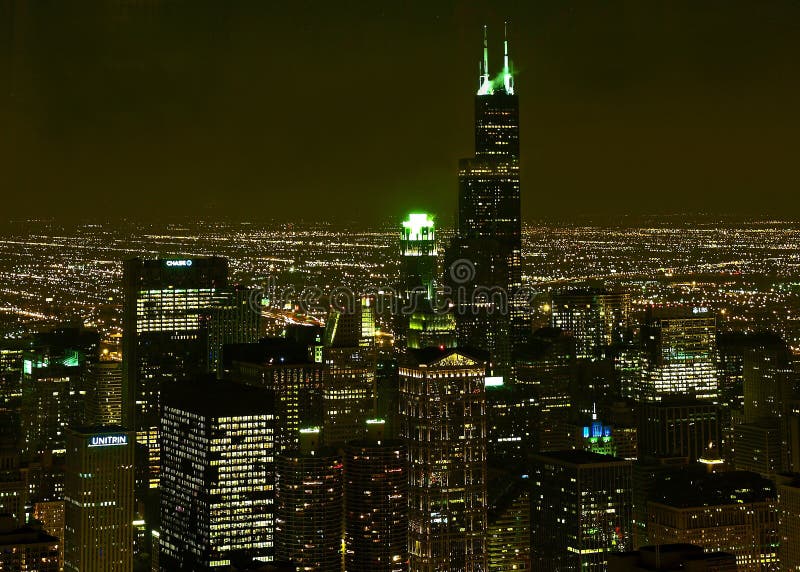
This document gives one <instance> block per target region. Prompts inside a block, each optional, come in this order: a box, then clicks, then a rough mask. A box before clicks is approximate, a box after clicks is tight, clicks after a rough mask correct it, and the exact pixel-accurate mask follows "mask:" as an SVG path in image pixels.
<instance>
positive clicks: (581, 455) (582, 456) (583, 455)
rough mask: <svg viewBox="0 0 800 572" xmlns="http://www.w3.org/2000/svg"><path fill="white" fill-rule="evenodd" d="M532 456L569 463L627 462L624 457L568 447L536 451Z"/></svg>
mask: <svg viewBox="0 0 800 572" xmlns="http://www.w3.org/2000/svg"><path fill="white" fill-rule="evenodd" d="M533 457H534V458H540V459H550V460H553V461H557V462H561V463H566V464H571V465H597V464H606V463H627V462H628V461H626V460H625V459H621V458H620V457H614V456H613V455H601V454H600V453H595V452H593V451H583V450H580V449H570V450H565V451H549V452H546V453H536V454H535V455H533Z"/></svg>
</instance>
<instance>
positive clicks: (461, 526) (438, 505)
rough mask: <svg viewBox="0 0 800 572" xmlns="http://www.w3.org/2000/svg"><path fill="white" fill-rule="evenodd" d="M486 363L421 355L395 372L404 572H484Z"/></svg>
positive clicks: (479, 356)
mask: <svg viewBox="0 0 800 572" xmlns="http://www.w3.org/2000/svg"><path fill="white" fill-rule="evenodd" d="M487 357H488V356H486V355H484V354H483V352H476V351H467V350H461V349H457V348H456V349H439V348H427V349H423V350H410V351H409V356H408V362H407V363H406V364H405V365H403V366H401V367H400V418H401V421H400V423H401V429H400V431H401V436H402V438H403V440H404V441H405V443H406V447H407V448H408V463H409V469H408V471H409V472H408V507H409V514H408V519H409V552H410V555H409V570H410V571H411V572H434V571H437V572H438V571H446V570H447V571H449V570H453V571H456V570H458V571H464V572H478V571H483V570H485V569H486V562H487V555H486V526H487V502H486V392H485V388H484V383H485V375H486V365H487Z"/></svg>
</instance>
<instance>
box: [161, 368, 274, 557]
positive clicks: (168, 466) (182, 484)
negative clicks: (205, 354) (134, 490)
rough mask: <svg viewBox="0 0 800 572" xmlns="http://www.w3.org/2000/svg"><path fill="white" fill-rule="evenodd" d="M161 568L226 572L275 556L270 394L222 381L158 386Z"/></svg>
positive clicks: (272, 407) (196, 381)
mask: <svg viewBox="0 0 800 572" xmlns="http://www.w3.org/2000/svg"><path fill="white" fill-rule="evenodd" d="M162 398H163V406H162V414H161V427H162V430H163V434H162V439H163V465H162V466H163V472H162V477H163V478H162V481H161V528H160V531H159V533H160V534H159V565H160V567H161V570H162V571H163V572H170V571H171V570H176V569H177V570H184V569H189V570H204V571H205V570H209V571H210V570H228V569H230V567H231V558H232V555H237V554H238V555H247V556H249V557H251V558H254V559H256V560H258V561H261V562H269V561H271V560H272V559H273V556H274V541H273V534H274V510H273V509H274V506H273V505H274V482H275V458H274V455H275V452H276V451H275V437H274V435H275V416H274V414H273V410H274V404H273V396H272V394H271V393H270V392H268V391H265V390H262V389H257V388H253V387H249V386H246V385H240V384H236V383H232V382H225V381H212V380H204V381H201V380H194V381H189V382H182V383H174V384H170V385H169V386H167V387H165V388H164V391H163V393H162Z"/></svg>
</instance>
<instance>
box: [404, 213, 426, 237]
mask: <svg viewBox="0 0 800 572" xmlns="http://www.w3.org/2000/svg"><path fill="white" fill-rule="evenodd" d="M433 226H434V225H433V219H432V218H431V217H430V215H429V214H428V213H411V214H409V215H408V219H407V220H404V221H403V234H404V235H405V238H406V240H433Z"/></svg>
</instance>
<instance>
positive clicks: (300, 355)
mask: <svg viewBox="0 0 800 572" xmlns="http://www.w3.org/2000/svg"><path fill="white" fill-rule="evenodd" d="M235 361H238V362H242V363H253V364H259V365H301V364H311V363H314V362H313V361H312V360H311V357H310V356H309V352H308V345H306V344H303V343H300V342H297V341H295V340H289V339H286V338H262V339H260V340H259V341H258V342H256V343H252V344H225V345H224V346H223V348H222V363H223V365H224V366H225V367H229V366H230V365H231V364H233V362H235Z"/></svg>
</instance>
